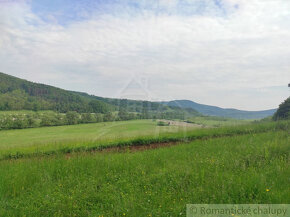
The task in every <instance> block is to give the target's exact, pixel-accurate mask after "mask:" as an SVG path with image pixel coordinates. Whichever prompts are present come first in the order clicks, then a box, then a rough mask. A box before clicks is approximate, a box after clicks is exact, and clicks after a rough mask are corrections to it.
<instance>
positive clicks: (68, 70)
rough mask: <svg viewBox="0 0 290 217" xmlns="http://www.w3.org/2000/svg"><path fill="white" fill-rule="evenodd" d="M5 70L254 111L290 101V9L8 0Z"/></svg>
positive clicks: (2, 29)
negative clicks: (288, 98)
mask: <svg viewBox="0 0 290 217" xmlns="http://www.w3.org/2000/svg"><path fill="white" fill-rule="evenodd" d="M0 71H2V72H4V73H7V74H10V75H14V76H18V77H21V78H25V79H27V80H31V81H35V82H41V83H45V84H50V85H54V86H57V87H61V88H64V89H69V90H77V91H84V92H88V93H90V94H94V95H97V96H105V97H118V98H132V99H146V100H172V99H189V100H193V101H196V102H199V103H204V104H210V105H217V106H221V107H231V108H238V109H246V110H261V109H270V108H275V107H277V106H278V105H279V104H280V103H281V102H282V101H283V100H284V99H285V98H287V97H288V96H289V93H290V90H289V88H288V87H287V84H288V83H289V82H290V1H289V0H251V1H249V0H179V1H177V0H82V1H79V0H27V1H25V0H0Z"/></svg>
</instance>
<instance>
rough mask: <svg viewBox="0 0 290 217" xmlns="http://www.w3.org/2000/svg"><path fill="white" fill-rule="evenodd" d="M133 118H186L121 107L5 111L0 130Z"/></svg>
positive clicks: (175, 114) (0, 121)
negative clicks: (111, 109)
mask: <svg viewBox="0 0 290 217" xmlns="http://www.w3.org/2000/svg"><path fill="white" fill-rule="evenodd" d="M133 119H184V114H183V113H180V112H161V113H149V112H144V113H133V112H127V111H126V110H125V109H120V111H119V112H115V113H113V112H106V113H105V114H103V113H78V112H76V111H69V112H67V113H58V112H52V111H47V112H27V113H25V112H20V113H18V114H15V113H14V114H13V113H11V114H9V113H4V114H2V115H0V130H7V129H24V128H36V127H44V126H61V125H74V124H83V123H98V122H108V121H125V120H133Z"/></svg>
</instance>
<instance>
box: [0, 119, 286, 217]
mask: <svg viewBox="0 0 290 217" xmlns="http://www.w3.org/2000/svg"><path fill="white" fill-rule="evenodd" d="M106 124H107V125H106V126H103V125H102V124H89V125H76V126H65V127H51V128H39V129H28V130H10V131H2V132H0V135H1V136H0V137H1V149H2V151H4V152H2V153H8V152H9V150H10V151H13V152H14V151H21V150H23V149H22V148H23V147H30V148H31V149H30V152H29V153H33V150H34V148H35V146H34V145H35V144H37V143H38V142H43V144H45V142H47V143H46V144H50V143H49V141H51V142H55V141H59V142H60V143H59V145H60V144H61V142H62V141H64V144H63V145H64V146H66V145H68V144H70V143H72V144H78V145H81V143H78V142H76V143H74V142H73V141H74V140H78V139H80V140H81V139H83V137H85V138H84V140H90V141H91V140H95V141H94V143H91V145H93V144H95V145H96V144H97V145H98V144H101V143H98V141H103V142H104V141H106V140H107V139H108V140H109V141H111V144H113V145H117V144H119V143H118V142H119V141H123V139H124V141H127V143H124V144H125V145H136V144H135V143H134V142H132V143H129V142H128V141H137V140H136V138H141V140H140V141H143V140H144V142H143V143H142V144H147V142H152V141H153V142H156V141H160V142H164V141H165V142H168V141H180V142H181V143H180V144H178V145H175V146H171V147H166V148H165V147H164V148H159V149H152V150H146V151H136V152H129V151H128V152H126V151H125V152H121V153H119V152H112V153H111V152H87V151H80V152H71V153H66V154H63V152H55V153H54V154H52V155H50V156H45V155H39V156H38V155H35V156H34V157H25V158H22V159H16V160H13V159H6V160H4V159H2V160H1V161H0V171H1V173H0V216H110V217H111V216H140V217H142V216H185V206H186V204H187V203H289V202H290V196H289V195H290V194H289V193H290V185H289V181H290V180H289V177H290V169H289V163H290V162H289V159H290V158H289V155H290V134H289V124H290V123H289V122H268V123H257V124H248V125H241V126H234V127H222V128H205V129H196V128H193V129H189V128H186V129H185V130H184V129H182V128H179V127H173V126H171V127H161V128H160V129H157V128H158V127H157V126H156V122H153V121H150V120H147V121H146V120H142V121H129V122H115V123H106ZM159 132H160V133H159ZM36 134H38V136H39V137H37V136H36ZM33 135H35V138H34V140H33V137H32V136H33ZM100 135H101V136H100ZM74 136H75V137H74ZM94 136H95V137H94ZM121 137H122V138H121ZM2 138H4V139H6V142H3V140H2ZM100 138H103V140H102V139H100ZM182 138H183V139H184V138H185V139H186V141H190V140H192V141H191V142H182V141H183V140H182ZM49 139H51V140H49ZM142 139H143V140H142ZM158 139H160V140H158ZM30 140H31V141H30ZM32 140H33V142H32ZM138 141H139V140H138ZM140 141H139V143H138V144H140ZM8 142H9V143H8ZM7 144H10V145H7ZM108 144H109V143H108ZM44 146H45V145H44ZM73 146H74V145H72V146H71V147H73ZM47 147H49V148H55V147H54V145H51V146H47ZM10 148H11V149H10ZM34 151H37V150H36V149H35V150H34ZM28 156H29V155H28Z"/></svg>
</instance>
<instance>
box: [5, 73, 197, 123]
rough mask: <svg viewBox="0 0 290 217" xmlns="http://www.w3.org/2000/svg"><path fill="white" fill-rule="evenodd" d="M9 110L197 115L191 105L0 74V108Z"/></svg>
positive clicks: (172, 115) (154, 115) (174, 116)
mask: <svg viewBox="0 0 290 217" xmlns="http://www.w3.org/2000/svg"><path fill="white" fill-rule="evenodd" d="M12 110H34V111H38V110H53V111H57V112H62V113H66V112H68V111H77V112H79V113H103V114H104V113H108V112H113V111H119V112H120V114H121V115H123V116H126V115H127V114H125V113H127V112H134V113H138V114H139V116H138V117H139V118H154V117H161V118H164V117H171V118H180V119H184V117H185V116H196V115H199V113H198V112H197V111H196V110H194V109H191V108H186V109H183V108H176V107H171V106H166V105H161V104H160V103H157V102H149V101H138V100H127V99H109V98H102V97H98V96H93V95H89V94H87V93H82V92H75V91H67V90H63V89H60V88H56V87H53V86H49V85H45V84H39V83H33V82H30V81H27V80H24V79H20V78H16V77H14V76H10V75H7V74H4V73H0V111H12ZM123 119H126V118H123Z"/></svg>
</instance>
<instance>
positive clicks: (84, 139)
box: [0, 120, 196, 156]
mask: <svg viewBox="0 0 290 217" xmlns="http://www.w3.org/2000/svg"><path fill="white" fill-rule="evenodd" d="M195 128H196V126H193V127H190V125H187V126H186V127H184V126H163V127H159V126H157V124H156V122H155V121H152V120H134V121H118V122H103V123H95V124H80V125H70V126H57V127H42V128H33V129H21V130H5V131H0V138H1V139H0V156H1V155H3V154H8V153H16V152H25V153H27V152H29V153H31V152H36V151H43V150H55V149H59V148H63V147H72V146H84V145H87V144H91V143H93V144H94V143H100V144H101V143H109V142H111V141H117V140H120V139H123V140H124V139H132V138H136V137H140V136H150V137H158V136H159V135H162V134H164V133H177V132H187V131H191V130H193V129H195Z"/></svg>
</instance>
